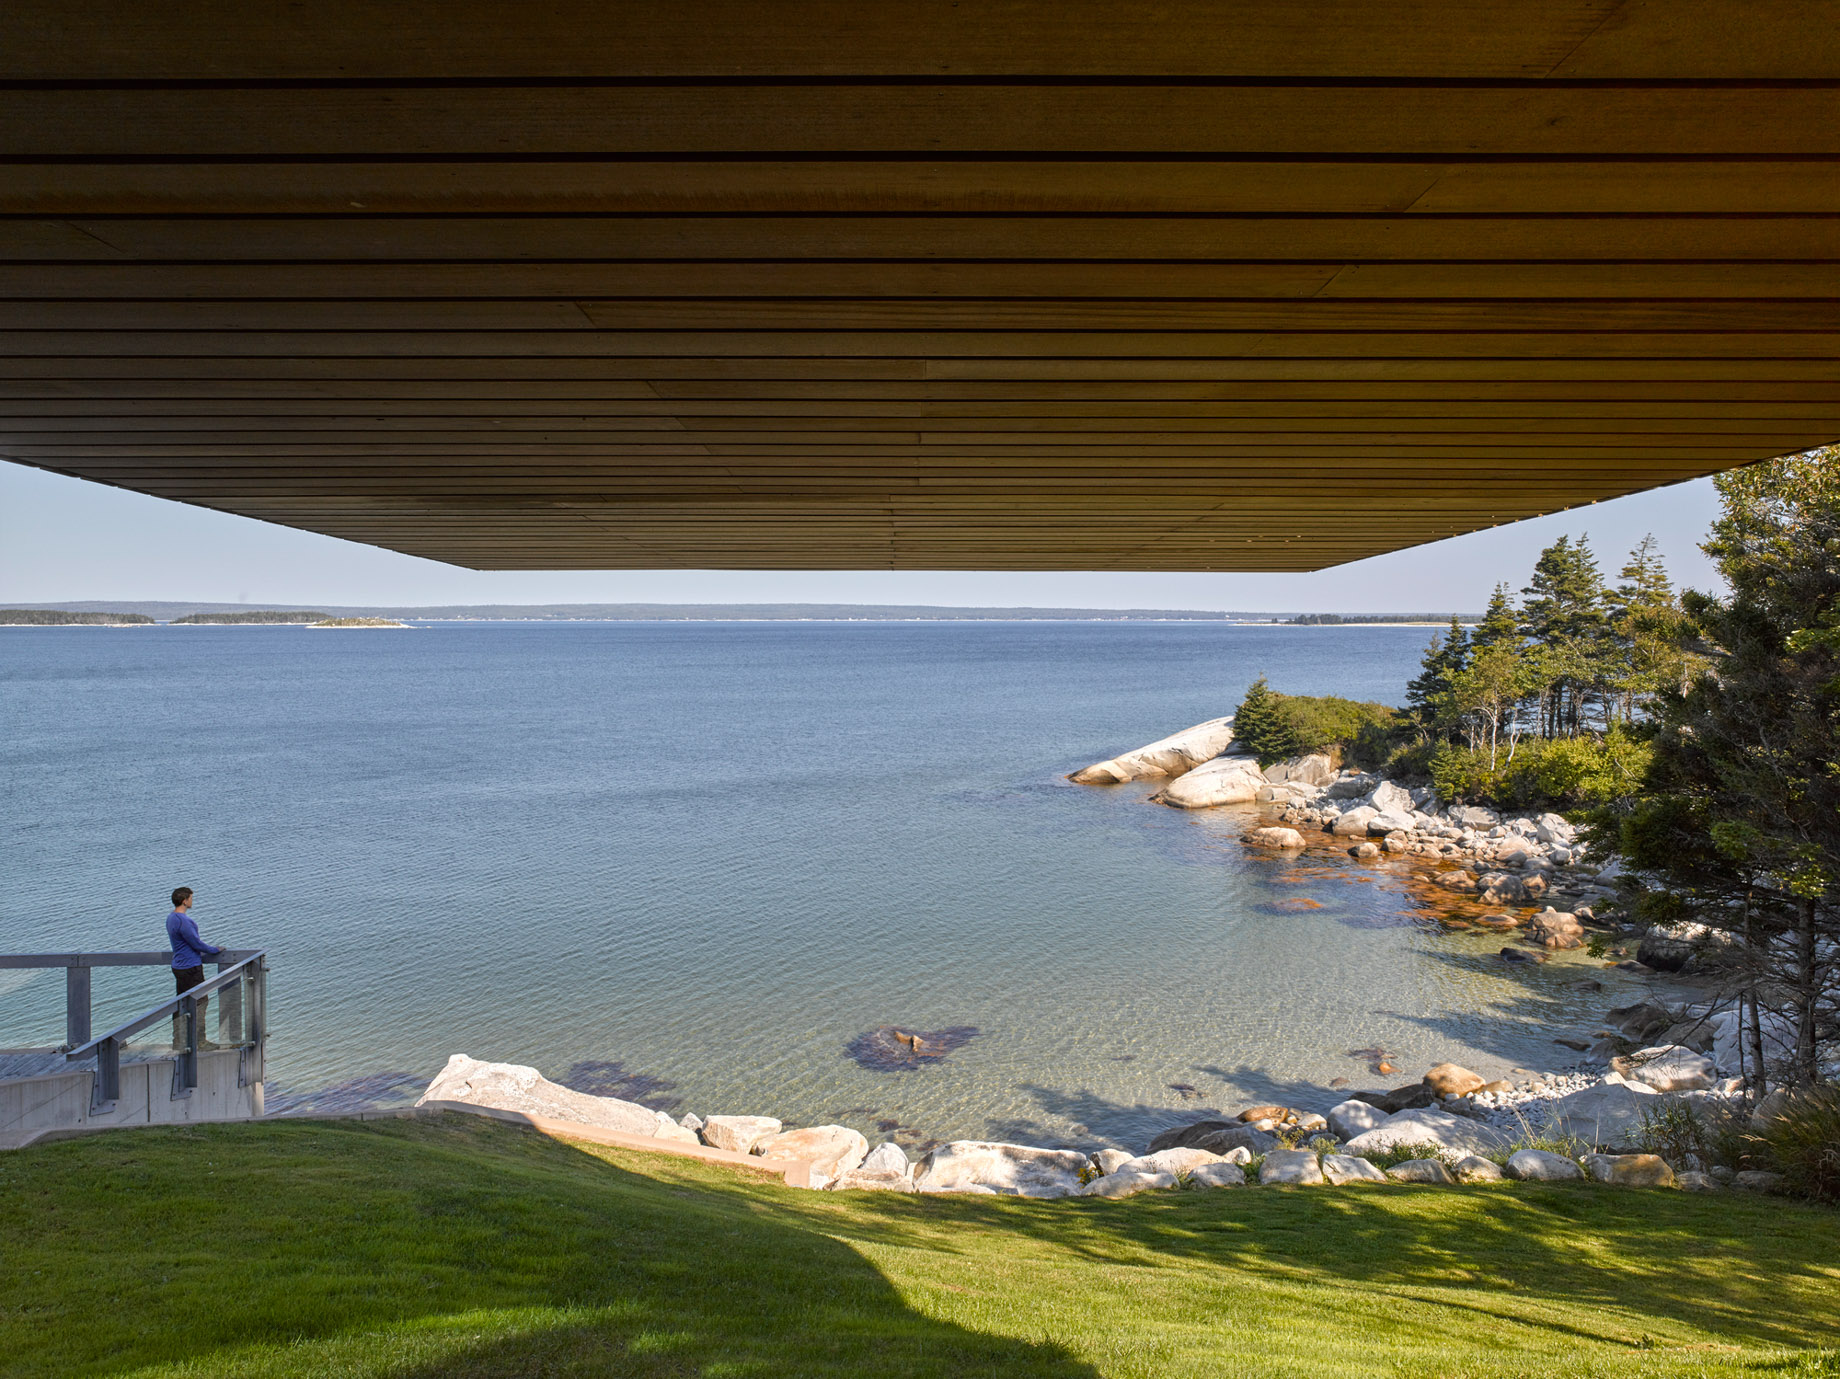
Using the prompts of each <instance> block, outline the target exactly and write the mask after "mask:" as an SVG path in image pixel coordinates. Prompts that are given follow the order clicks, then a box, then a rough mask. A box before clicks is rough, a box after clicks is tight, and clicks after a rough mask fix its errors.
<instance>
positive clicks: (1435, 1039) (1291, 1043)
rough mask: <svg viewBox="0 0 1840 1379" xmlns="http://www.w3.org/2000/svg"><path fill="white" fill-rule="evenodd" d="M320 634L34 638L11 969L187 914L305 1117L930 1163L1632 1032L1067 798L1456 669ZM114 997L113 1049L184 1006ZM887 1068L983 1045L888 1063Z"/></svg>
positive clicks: (21, 1020)
mask: <svg viewBox="0 0 1840 1379" xmlns="http://www.w3.org/2000/svg"><path fill="white" fill-rule="evenodd" d="M296 633H297V629H288V628H262V627H249V628H241V629H237V631H236V632H235V634H234V635H228V634H226V635H213V636H202V637H201V636H187V635H186V634H185V630H184V629H165V628H153V629H143V630H141V631H139V632H137V634H136V635H135V636H133V637H131V638H130V637H101V636H97V635H95V634H94V633H93V632H86V631H85V630H83V629H68V630H66V629H19V630H5V631H0V702H3V703H4V708H5V712H6V715H7V721H8V722H9V725H11V729H12V730H11V732H10V735H9V737H8V739H7V741H6V743H5V746H4V751H5V753H6V763H7V772H8V777H9V779H11V780H14V781H17V782H22V783H26V788H22V789H18V790H15V791H12V792H9V796H8V799H7V800H6V801H5V802H4V803H0V811H4V812H3V813H0V837H3V838H4V839H5V844H4V846H5V849H6V857H7V860H8V871H9V874H10V875H11V876H13V877H14V878H16V879H17V881H18V882H19V884H18V886H17V887H16V889H15V890H14V891H13V893H12V894H11V895H10V896H9V898H8V901H7V905H8V909H7V924H8V926H9V932H11V933H13V934H14V935H15V936H16V938H15V943H14V946H15V947H18V948H20V949H22V950H23V949H34V950H41V951H47V950H55V949H60V948H68V947H75V946H83V947H125V948H136V947H143V946H146V945H147V942H148V939H149V931H150V930H152V929H153V928H155V927H156V926H157V924H158V922H159V918H160V915H161V913H163V910H162V906H161V903H160V902H161V900H162V899H163V895H164V892H165V891H166V890H167V889H169V888H170V887H171V886H172V885H174V884H178V883H179V882H180V881H183V882H184V883H185V884H189V885H192V886H194V887H196V888H197V889H198V891H199V895H200V902H199V908H198V911H197V914H198V918H199V921H200V926H201V928H203V930H204V931H205V933H206V935H207V936H209V937H211V938H213V939H214V940H216V941H220V942H234V943H236V944H238V945H241V946H250V947H255V946H260V947H264V948H266V949H267V950H268V951H269V953H270V955H271V962H272V965H273V968H274V979H273V995H272V1002H273V1013H272V1018H273V1022H274V1029H275V1041H276V1042H275V1045H274V1052H273V1054H272V1056H271V1064H270V1078H271V1093H270V1094H271V1104H278V1103H279V1104H285V1103H287V1102H288V1101H289V1100H290V1099H291V1100H292V1102H293V1104H297V1105H307V1106H311V1105H324V1106H336V1105H352V1104H358V1103H361V1102H366V1101H372V1102H377V1103H381V1104H400V1103H405V1102H407V1101H409V1100H413V1099H414V1097H415V1096H417V1095H419V1094H420V1091H421V1088H422V1087H423V1086H424V1085H425V1084H426V1082H427V1080H428V1079H429V1078H430V1077H432V1076H433V1075H434V1073H435V1072H437V1071H438V1070H439V1069H440V1067H441V1066H442V1064H443V1063H444V1062H445V1061H446V1059H447V1057H448V1055H449V1054H451V1053H454V1052H456V1051H460V1050H470V1051H472V1052H474V1053H476V1054H478V1055H479V1056H481V1057H489V1058H492V1059H498V1060H504V1061H509V1062H517V1063H524V1064H530V1065H532V1066H535V1067H538V1068H540V1069H541V1070H543V1071H544V1072H545V1073H546V1074H547V1075H549V1076H550V1077H552V1078H555V1079H557V1080H558V1081H563V1082H566V1083H568V1084H569V1085H572V1086H576V1087H577V1088H578V1089H580V1090H584V1091H592V1092H595V1093H599V1094H609V1095H618V1096H623V1097H630V1098H634V1099H638V1100H642V1101H646V1102H647V1103H648V1104H652V1105H655V1106H657V1107H660V1108H663V1109H668V1110H677V1111H682V1110H695V1111H697V1112H699V1113H701V1114H704V1115H708V1114H712V1113H715V1114H721V1113H727V1112H745V1111H751V1110H754V1109H757V1108H761V1107H768V1108H771V1110H772V1112H773V1114H775V1115H777V1116H780V1117H782V1118H784V1119H785V1120H786V1121H787V1123H788V1124H792V1123H806V1124H822V1123H827V1122H836V1123H839V1124H843V1125H849V1126H853V1127H855V1128H857V1129H859V1130H861V1131H862V1132H864V1133H865V1134H866V1135H868V1136H869V1137H870V1138H871V1139H872V1140H874V1139H879V1138H884V1137H887V1136H890V1135H892V1136H893V1137H894V1138H896V1139H897V1140H899V1141H901V1142H902V1143H904V1144H906V1145H909V1146H918V1145H920V1144H923V1143H925V1142H928V1141H930V1140H935V1139H952V1138H974V1137H975V1138H993V1139H1007V1140H1016V1141H1019V1142H1023V1143H1029V1144H1037V1145H1054V1144H1057V1143H1064V1142H1065V1143H1071V1142H1078V1143H1081V1144H1090V1143H1093V1142H1095V1141H1109V1142H1115V1143H1118V1144H1124V1145H1130V1146H1133V1147H1136V1146H1138V1145H1140V1144H1141V1143H1142V1142H1143V1141H1145V1140H1147V1139H1148V1138H1150V1137H1151V1136H1152V1135H1154V1134H1155V1133H1156V1132H1158V1131H1160V1130H1162V1129H1164V1128H1166V1127H1168V1126H1170V1125H1173V1124H1177V1123H1179V1122H1182V1121H1185V1120H1194V1119H1197V1118H1198V1117H1199V1115H1200V1114H1201V1113H1202V1112H1205V1111H1206V1110H1208V1109H1210V1108H1216V1107H1218V1108H1222V1109H1232V1108H1237V1107H1238V1106H1241V1105H1244V1104H1247V1103H1252V1102H1279V1103H1289V1102H1294V1101H1298V1100H1300V1099H1302V1097H1303V1096H1304V1095H1305V1093H1304V1092H1303V1091H1302V1090H1301V1089H1306V1088H1308V1089H1319V1088H1322V1087H1324V1086H1326V1085H1327V1084H1328V1083H1330V1082H1331V1081H1332V1080H1333V1079H1336V1078H1348V1079H1351V1080H1352V1081H1353V1082H1354V1084H1355V1085H1357V1086H1365V1085H1373V1084H1374V1082H1375V1078H1374V1076H1373V1074H1372V1072H1371V1071H1370V1064H1371V1062H1372V1061H1373V1060H1372V1059H1371V1058H1370V1057H1369V1056H1367V1054H1366V1052H1365V1051H1371V1050H1380V1051H1383V1052H1385V1053H1387V1054H1390V1055H1392V1059H1393V1061H1394V1062H1395V1063H1397V1064H1398V1065H1399V1066H1400V1067H1401V1068H1407V1069H1410V1070H1411V1071H1412V1072H1413V1073H1416V1072H1417V1071H1419V1070H1420V1069H1422V1068H1424V1067H1427V1066H1431V1065H1433V1064H1437V1063H1440V1062H1444V1061H1451V1062H1458V1063H1462V1064H1463V1065H1465V1066H1467V1067H1470V1068H1473V1069H1475V1070H1476V1071H1477V1072H1478V1073H1480V1074H1483V1075H1485V1076H1489V1077H1494V1076H1499V1075H1501V1074H1503V1073H1505V1072H1507V1071H1509V1070H1511V1069H1512V1068H1515V1067H1532V1068H1539V1069H1545V1068H1551V1067H1558V1066H1563V1065H1565V1064H1567V1063H1569V1062H1571V1061H1573V1060H1575V1058H1576V1056H1577V1055H1576V1054H1574V1053H1572V1052H1570V1051H1569V1050H1567V1049H1565V1048H1562V1047H1556V1046H1555V1045H1554V1044H1553V1038H1554V1034H1555V1032H1563V1031H1565V1030H1567V1029H1568V1028H1569V1027H1570V1026H1572V1025H1576V1026H1577V1027H1578V1028H1580V1029H1582V1030H1583V1031H1584V1032H1586V1033H1588V1032H1589V1030H1590V1029H1591V1028H1593V1027H1594V1024H1593V1022H1596V1021H1598V1020H1600V1019H1601V1013H1602V1011H1603V1010H1604V1009H1605V1008H1606V1007H1607V1006H1613V1005H1620V1004H1623V1003H1624V1002H1625V1000H1630V999H1635V998H1636V995H1639V993H1640V991H1641V990H1642V988H1641V986H1640V984H1639V983H1638V982H1635V981H1633V980H1632V979H1628V978H1626V977H1625V976H1624V975H1623V974H1620V973H1615V972H1606V971H1604V970H1603V969H1602V966H1601V964H1599V963H1595V962H1592V961H1590V960H1589V959H1588V958H1586V957H1585V956H1584V955H1583V954H1581V953H1560V954H1555V955H1554V957H1553V959H1552V961H1550V962H1548V963H1547V964H1545V965H1542V966H1537V967H1530V968H1528V969H1526V970H1521V969H1511V968H1508V967H1506V966H1505V965H1504V964H1502V963H1501V962H1500V961H1499V960H1498V958H1497V952H1498V950H1499V948H1500V947H1501V940H1500V938H1499V936H1493V935H1490V934H1488V933H1486V932H1477V933H1469V932H1462V931H1458V932H1443V931H1441V930H1440V929H1439V928H1438V927H1437V926H1436V925H1435V924H1432V923H1428V922H1427V919H1426V915H1425V912H1424V903H1423V896H1422V887H1421V888H1419V889H1417V890H1415V889H1414V886H1413V884H1412V882H1411V879H1410V875H1409V874H1408V873H1407V872H1406V870H1405V869H1404V868H1403V867H1398V868H1391V867H1387V866H1379V867H1367V868H1360V867H1355V866H1353V865H1352V864H1350V865H1341V864H1339V863H1335V862H1333V861H1332V859H1329V858H1327V857H1319V858H1316V859H1312V860H1307V861H1305V862H1299V861H1297V860H1295V859H1287V858H1284V857H1282V856H1264V855H1257V854H1254V853H1251V852H1249V850H1248V849H1246V848H1245V847H1244V846H1243V845H1242V844H1241V843H1240V841H1239V834H1240V832H1241V831H1242V829H1243V828H1244V826H1245V824H1246V818H1245V817H1244V812H1243V811H1241V810H1238V809H1235V808H1227V809H1221V810H1211V811H1205V810H1204V811H1195V812H1192V813H1185V812H1183V811H1178V810H1172V809H1166V808H1163V807H1160V806H1154V805H1151V804H1149V803H1148V801H1149V797H1150V796H1151V795H1152V794H1153V793H1154V792H1155V791H1156V789H1157V788H1158V787H1159V786H1160V785H1161V784H1163V782H1161V781H1155V780H1151V781H1144V782H1139V783H1133V784H1129V785H1122V786H1113V787H1106V788H1104V789H1099V790H1094V789H1084V788H1081V787H1079V786H1075V785H1072V784H1070V783H1068V782H1067V781H1066V780H1065V779H1064V777H1065V775H1066V774H1067V773H1068V772H1070V771H1073V770H1076V769H1078V768H1079V767H1081V766H1083V765H1085V764H1087V763H1088V762H1092V761H1096V760H1100V759H1103V758H1105V757H1108V756H1110V755H1112V754H1114V753H1116V752H1119V751H1123V750H1125V749H1127V748H1131V747H1134V746H1137V745H1139V744H1142V743H1144V742H1148V741H1150V740H1151V739H1152V738H1154V737H1156V736H1158V735H1159V734H1161V733H1163V732H1168V731H1173V730H1175V729H1177V728H1180V727H1182V726H1185V725H1187V724H1191V723H1198V722H1202V721H1204V720H1206V719H1209V718H1212V717H1216V716H1218V715H1220V714H1223V713H1229V712H1231V711H1232V708H1233V706H1234V705H1235V704H1236V703H1237V702H1238V699H1239V696H1240V695H1241V693H1243V691H1244V689H1245V687H1246V685H1247V684H1248V683H1249V682H1250V681H1251V680H1252V679H1253V678H1254V677H1256V676H1257V675H1259V674H1265V675H1267V676H1268V677H1269V679H1270V681H1271V683H1272V684H1273V686H1274V687H1276V688H1278V689H1280V690H1286V691H1291V692H1304V693H1332V694H1340V695H1347V696H1350V697H1354V698H1360V699H1376V700H1380V701H1382V702H1391V703H1397V702H1399V700H1400V698H1401V696H1402V693H1403V689H1404V685H1405V682H1406V680H1407V679H1408V678H1409V676H1410V675H1411V674H1412V673H1413V672H1414V670H1415V669H1416V667H1417V663H1418V658H1419V654H1420V652H1421V651H1422V649H1423V646H1424V643H1425V640H1426V637H1427V629H1425V628H1423V627H1321V628H1317V627H1301V628H1289V627H1237V626H1231V625H1222V624H1212V623H1208V624H1176V623H1101V624H1088V623H950V624H947V623H923V622H909V623H898V624H878V623H839V624H828V623H797V624H759V623H754V624H727V623H702V624H618V623H600V624H596V623H569V624H541V625H526V624H479V623H465V624H441V625H433V626H428V627H426V628H425V629H424V632H423V635H421V636H417V637H413V638H368V637H367V638H305V637H301V636H298V635H296ZM1306 902H1307V903H1306ZM1574 969H1576V970H1574ZM1586 971H1588V972H1589V975H1590V976H1592V977H1595V978H1599V979H1602V980H1603V981H1604V988H1605V989H1603V990H1601V991H1594V992H1582V991H1579V990H1578V989H1577V987H1576V979H1577V978H1579V977H1580V976H1582V975H1584V974H1585V972H1586ZM111 975H112V977H113V978H117V980H115V981H114V984H112V985H111V984H104V983H102V982H100V981H99V983H98V990H97V1010H98V1019H103V1018H106V1017H107V1016H108V1015H110V1014H114V1013H117V1012H122V1013H125V1012H127V1011H129V1010H132V1009H135V1008H137V1007H139V1006H144V1005H146V1004H148V1003H149V998H151V997H152V996H153V995H154V994H156V993H155V992H154V991H153V989H152V987H151V986H148V985H147V982H148V980H149V979H148V978H147V977H146V976H145V975H144V974H143V975H142V976H141V977H140V979H139V980H140V982H141V983H142V984H141V985H140V986H135V985H134V984H133V981H134V978H133V976H132V974H127V973H124V974H111ZM7 980H8V981H9V982H11V983H13V985H11V986H10V987H9V988H8V989H7V992H6V994H7V996H8V1000H7V1002H6V1007H5V1008H6V1016H5V1020H6V1025H5V1028H4V1029H0V1043H4V1044H9V1045H11V1044H25V1043H29V1042H33V1041H34V1040H36V1039H38V1038H40V1037H42V1035H43V1033H44V1032H45V1030H46V1029H47V1028H52V1027H55V1026H56V1024H57V1022H58V1019H59V1016H58V1012H59V1010H60V1009H61V1006H60V1004H59V1003H60V1001H61V997H62V993H61V990H60V989H56V988H55V987H54V985H53V984H51V983H49V982H46V981H44V980H43V979H42V978H39V977H34V976H32V975H31V974H8V977H7ZM1623 985H1627V986H1628V987H1629V989H1630V990H1631V992H1632V993H1634V994H1632V995H1630V996H1628V997H1622V996H1620V995H1619V991H1620V989H1621V987H1622V986H1623ZM158 994H162V995H163V994H165V993H164V992H161V993H158ZM883 1030H894V1031H920V1032H924V1033H926V1034H933V1033H937V1032H946V1031H951V1032H954V1040H955V1042H953V1044H952V1047H951V1049H950V1051H949V1053H947V1054H946V1055H945V1056H943V1057H940V1058H938V1059H923V1058H914V1059H912V1060H907V1061H903V1060H902V1059H901V1058H900V1057H898V1056H896V1057H880V1058H871V1059H865V1058H862V1057H857V1056H852V1050H853V1049H854V1050H856V1051H857V1052H858V1053H860V1052H861V1051H862V1050H863V1049H864V1048H865V1047H868V1048H881V1049H886V1048H888V1047H890V1045H889V1043H888V1038H883V1037H881V1036H879V1035H877V1032H878V1031H883ZM890 1037H891V1036H890ZM878 1040H879V1042H878ZM892 1047H894V1048H896V1049H897V1050H898V1048H899V1045H898V1044H896V1045H893V1046H892ZM1311 1095H1312V1097H1313V1098H1314V1099H1319V1094H1317V1093H1315V1092H1312V1093H1311Z"/></svg>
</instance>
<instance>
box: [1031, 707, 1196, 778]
mask: <svg viewBox="0 0 1840 1379" xmlns="http://www.w3.org/2000/svg"><path fill="white" fill-rule="evenodd" d="M1232 742H1233V719H1232V717H1231V716H1229V717H1226V718H1210V719H1209V720H1208V721H1207V722H1205V723H1197V724H1195V726H1194V727H1192V728H1184V729H1183V730H1182V731H1181V732H1179V733H1171V734H1170V735H1169V736H1168V737H1164V738H1158V739H1157V740H1156V741H1155V742H1152V743H1150V744H1148V745H1147V746H1143V747H1139V748H1137V749H1136V750H1135V751H1131V752H1124V753H1122V754H1120V755H1118V756H1115V757H1112V758H1110V759H1108V760H1106V761H1099V762H1094V763H1093V764H1092V765H1091V766H1087V767H1084V768H1082V769H1081V770H1078V771H1075V772H1074V773H1073V774H1072V775H1071V776H1069V777H1067V779H1068V780H1070V781H1072V782H1074V784H1076V785H1122V784H1124V783H1125V782H1126V781H1134V780H1143V779H1146V778H1148V777H1153V776H1179V775H1182V774H1183V773H1185V772H1188V771H1192V770H1194V769H1195V767H1197V766H1199V765H1201V764H1202V763H1203V762H1206V761H1212V760H1213V759H1214V758H1215V757H1217V756H1219V755H1220V754H1221V753H1222V752H1224V751H1226V750H1227V748H1228V746H1230V745H1231V744H1232Z"/></svg>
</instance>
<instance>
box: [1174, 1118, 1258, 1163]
mask: <svg viewBox="0 0 1840 1379" xmlns="http://www.w3.org/2000/svg"><path fill="white" fill-rule="evenodd" d="M1277 1145H1278V1137H1277V1136H1276V1135H1270V1134H1267V1133H1266V1132H1265V1131H1263V1130H1258V1129H1255V1128H1253V1127H1252V1126H1250V1125H1241V1124H1240V1123H1239V1122H1238V1121H1229V1120H1199V1121H1196V1122H1195V1123H1194V1124H1193V1125H1183V1126H1178V1127H1176V1128H1175V1129H1172V1130H1165V1131H1163V1133H1162V1134H1160V1135H1158V1136H1157V1137H1156V1138H1155V1139H1153V1140H1151V1141H1150V1148H1149V1149H1148V1150H1147V1151H1146V1152H1147V1153H1151V1154H1154V1153H1157V1152H1158V1151H1159V1150H1163V1149H1205V1150H1207V1152H1208V1153H1210V1154H1221V1155H1226V1154H1229V1153H1231V1152H1232V1151H1233V1150H1235V1149H1243V1150H1245V1151H1246V1153H1247V1154H1248V1155H1252V1154H1263V1153H1266V1152H1267V1151H1268V1150H1272V1149H1275V1148H1277Z"/></svg>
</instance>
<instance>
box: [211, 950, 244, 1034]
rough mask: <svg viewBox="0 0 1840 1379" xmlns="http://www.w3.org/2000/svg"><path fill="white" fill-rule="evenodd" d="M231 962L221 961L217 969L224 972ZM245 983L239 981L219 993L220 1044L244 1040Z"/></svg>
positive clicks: (218, 1032) (218, 1021)
mask: <svg viewBox="0 0 1840 1379" xmlns="http://www.w3.org/2000/svg"><path fill="white" fill-rule="evenodd" d="M230 965H231V964H230V963H228V962H220V963H218V964H217V970H218V971H219V972H222V971H223V970H224V969H225V968H226V967H229V966H230ZM244 985H245V983H243V982H237V983H236V984H235V985H234V986H226V987H225V988H224V989H223V990H222V991H220V992H218V993H217V1042H218V1043H220V1044H240V1043H242V1042H243V987H244Z"/></svg>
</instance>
